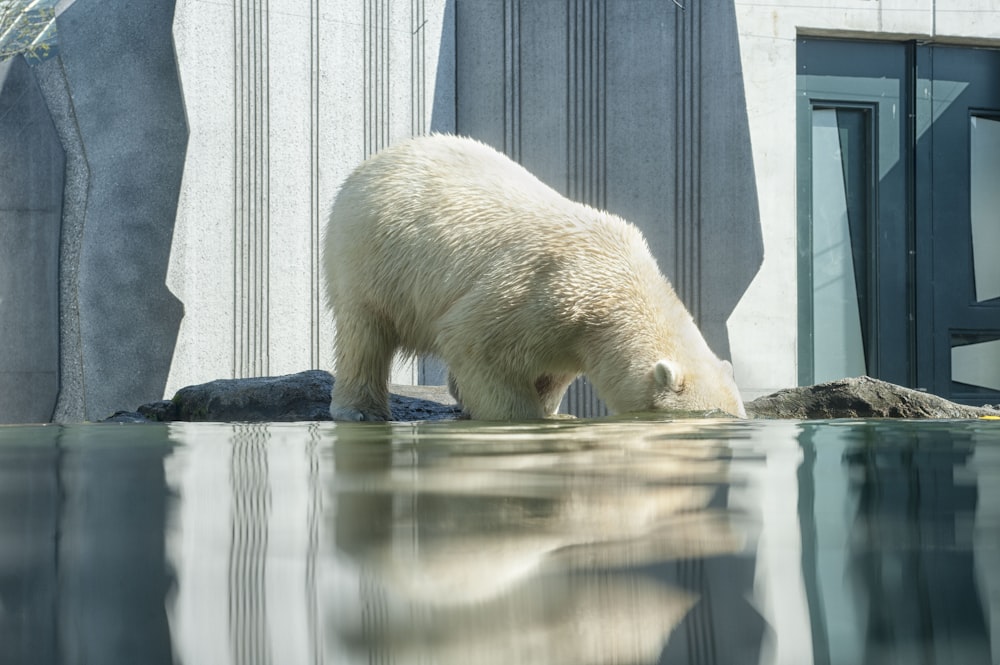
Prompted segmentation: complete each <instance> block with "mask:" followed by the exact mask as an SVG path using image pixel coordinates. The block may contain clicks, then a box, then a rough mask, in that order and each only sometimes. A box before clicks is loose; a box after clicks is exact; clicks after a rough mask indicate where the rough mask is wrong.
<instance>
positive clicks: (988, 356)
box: [951, 333, 1000, 391]
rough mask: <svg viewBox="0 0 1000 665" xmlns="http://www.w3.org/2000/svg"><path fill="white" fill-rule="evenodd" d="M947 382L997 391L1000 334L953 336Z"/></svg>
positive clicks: (999, 379) (998, 384) (998, 386)
mask: <svg viewBox="0 0 1000 665" xmlns="http://www.w3.org/2000/svg"><path fill="white" fill-rule="evenodd" d="M951 380H952V381H954V382H956V383H961V384H964V385H965V386H969V387H971V388H973V389H977V391H978V390H1000V334H994V335H990V334H981V333H978V334H977V333H972V334H954V335H952V337H951Z"/></svg>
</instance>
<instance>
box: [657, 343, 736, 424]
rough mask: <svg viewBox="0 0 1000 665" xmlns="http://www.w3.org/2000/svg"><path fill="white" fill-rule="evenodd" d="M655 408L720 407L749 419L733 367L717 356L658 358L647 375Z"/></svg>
mask: <svg viewBox="0 0 1000 665" xmlns="http://www.w3.org/2000/svg"><path fill="white" fill-rule="evenodd" d="M647 382H648V385H650V386H651V388H650V395H651V401H652V404H651V407H652V409H653V410H655V411H711V410H715V409H718V410H721V411H725V412H726V413H730V414H732V415H734V416H737V417H739V418H746V417H747V413H746V409H745V408H744V407H743V399H742V398H741V397H740V392H739V389H738V388H737V387H736V379H735V378H734V376H733V366H732V365H731V364H730V363H729V362H728V361H725V360H719V359H718V358H716V357H715V356H714V355H711V354H709V356H708V357H700V358H696V359H693V358H691V359H687V360H686V361H677V360H672V359H667V358H663V359H661V360H658V361H656V363H655V364H654V365H653V367H652V369H651V370H650V371H649V377H648V378H647Z"/></svg>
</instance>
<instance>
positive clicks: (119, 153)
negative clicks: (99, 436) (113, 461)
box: [58, 0, 187, 420]
mask: <svg viewBox="0 0 1000 665" xmlns="http://www.w3.org/2000/svg"><path fill="white" fill-rule="evenodd" d="M173 5H174V3H173V0H150V1H148V2H143V3H134V2H128V1H127V0H77V1H76V2H74V3H73V5H71V6H70V7H69V8H68V9H67V10H66V11H65V12H63V13H62V14H61V16H60V17H59V19H58V24H59V35H60V57H61V59H62V63H63V67H64V69H65V74H66V79H67V83H68V91H69V94H70V95H71V97H72V103H73V107H74V110H75V115H76V123H77V125H78V127H79V130H80V137H81V139H82V143H83V146H82V148H83V151H84V154H85V157H86V161H87V164H88V167H89V177H90V181H89V189H88V195H87V200H86V209H85V213H84V215H85V216H84V222H83V238H82V247H81V252H80V257H79V265H78V271H79V280H78V296H77V297H78V306H79V312H80V340H81V350H82V356H83V374H84V383H85V391H86V405H85V417H86V418H87V419H91V420H95V419H100V418H104V417H106V416H108V415H109V414H110V413H111V412H113V411H114V410H116V409H120V408H126V407H129V408H130V407H133V406H135V405H136V404H141V403H143V402H145V401H150V400H155V399H160V398H161V397H162V396H163V392H164V386H165V384H166V380H167V374H168V372H169V369H170V363H171V360H172V358H173V351H174V343H175V341H176V336H177V327H178V325H179V323H180V319H181V317H182V316H183V306H182V305H181V303H180V301H178V299H177V298H176V297H174V295H173V294H171V293H170V291H169V290H168V289H167V287H166V284H165V278H166V271H167V260H168V257H169V253H170V245H171V241H172V239H173V230H174V217H175V214H176V208H177V195H178V191H179V188H180V181H181V172H182V169H183V165H184V153H185V149H186V146H187V127H186V124H185V116H184V107H183V104H182V99H181V90H180V85H179V82H178V79H177V67H176V63H175V60H174V50H173V43H172V39H171V32H170V26H171V24H172V19H173V9H174V6H173Z"/></svg>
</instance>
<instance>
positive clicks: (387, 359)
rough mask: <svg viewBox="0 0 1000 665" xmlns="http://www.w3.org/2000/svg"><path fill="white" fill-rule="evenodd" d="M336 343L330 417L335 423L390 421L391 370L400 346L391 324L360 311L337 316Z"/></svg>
mask: <svg viewBox="0 0 1000 665" xmlns="http://www.w3.org/2000/svg"><path fill="white" fill-rule="evenodd" d="M336 341H337V348H336V362H337V370H336V375H335V377H334V382H333V392H332V393H331V395H330V416H331V417H332V418H333V419H334V420H354V421H358V420H366V421H386V420H391V419H392V414H391V412H390V411H389V385H388V384H389V368H390V366H391V363H392V356H393V354H394V353H395V351H396V346H397V344H396V337H395V333H394V332H393V331H392V329H391V326H390V324H388V323H387V322H383V321H379V320H377V319H375V318H373V317H370V316H367V315H365V314H364V313H361V312H354V311H352V312H345V313H342V314H340V315H339V316H338V317H337V328H336Z"/></svg>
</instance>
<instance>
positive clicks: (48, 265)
mask: <svg viewBox="0 0 1000 665" xmlns="http://www.w3.org/2000/svg"><path fill="white" fill-rule="evenodd" d="M63 164H64V155H63V151H62V148H61V147H60V144H59V138H58V136H57V134H56V132H55V128H54V127H53V124H52V120H51V119H50V117H49V112H48V109H47V108H46V105H45V99H44V98H43V96H42V94H41V91H40V90H39V87H38V84H37V82H36V81H35V77H34V75H33V73H32V70H31V68H30V67H29V66H28V64H27V63H26V62H25V60H24V58H23V57H22V56H14V57H13V58H10V59H7V60H4V61H3V62H0V423H18V422H20V423H26V422H27V423H31V422H48V421H49V420H50V419H51V418H52V413H53V409H54V408H55V403H56V396H57V393H58V390H59V282H58V271H59V267H58V266H59V264H58V260H59V226H60V213H61V202H62V190H63Z"/></svg>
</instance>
